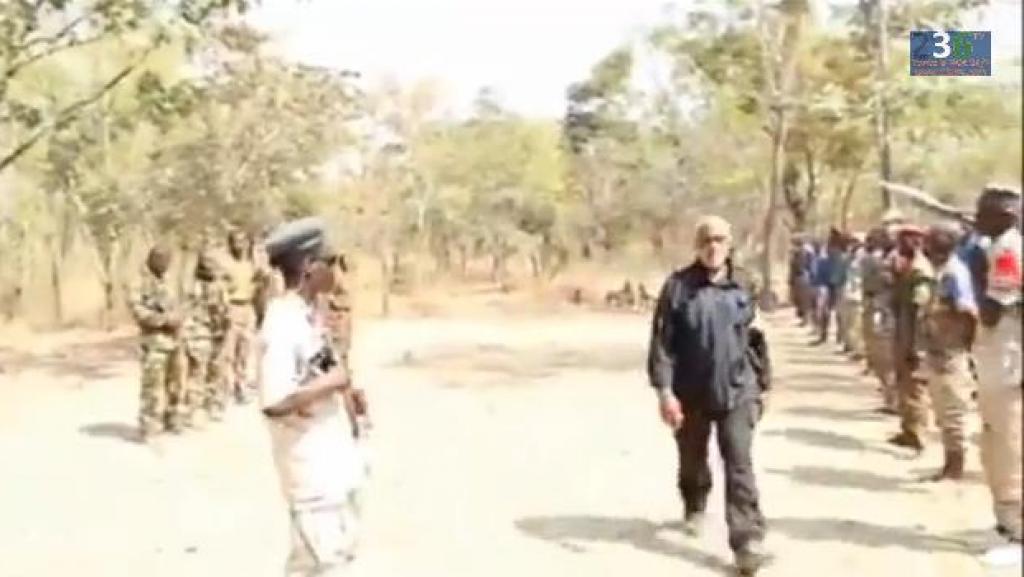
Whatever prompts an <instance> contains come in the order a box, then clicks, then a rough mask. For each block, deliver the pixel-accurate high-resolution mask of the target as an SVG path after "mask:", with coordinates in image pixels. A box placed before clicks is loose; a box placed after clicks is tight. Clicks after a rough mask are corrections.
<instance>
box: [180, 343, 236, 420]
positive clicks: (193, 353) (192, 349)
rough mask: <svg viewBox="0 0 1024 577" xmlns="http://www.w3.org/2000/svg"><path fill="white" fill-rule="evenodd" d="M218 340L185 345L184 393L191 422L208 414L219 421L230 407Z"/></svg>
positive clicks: (186, 410) (220, 346) (187, 413)
mask: <svg viewBox="0 0 1024 577" xmlns="http://www.w3.org/2000/svg"><path fill="white" fill-rule="evenodd" d="M222 346H223V343H222V342H221V341H220V340H218V339H212V340H211V339H196V340H193V341H189V342H188V343H186V345H185V350H186V353H187V357H188V379H187V384H186V391H185V395H184V396H185V412H186V418H187V420H188V421H189V422H191V421H193V420H194V418H195V414H196V413H197V412H198V411H199V410H200V409H202V410H205V411H206V412H207V413H208V414H209V415H210V416H211V417H214V418H219V417H220V416H221V415H222V414H223V413H224V409H225V407H226V405H227V394H228V391H227V387H226V383H225V379H224V370H223V366H222V358H221V348H222Z"/></svg>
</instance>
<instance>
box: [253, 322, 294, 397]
mask: <svg viewBox="0 0 1024 577" xmlns="http://www.w3.org/2000/svg"><path fill="white" fill-rule="evenodd" d="M287 312H288V311H287V310H284V309H282V308H281V307H276V306H273V303H272V304H271V306H270V307H268V309H267V316H266V318H265V319H264V323H263V328H262V330H261V331H260V343H261V349H262V355H261V358H260V389H261V392H262V399H261V402H262V406H263V408H267V407H271V406H274V405H276V404H278V403H280V402H281V401H283V400H284V399H285V398H286V397H288V395H290V394H292V393H294V392H295V391H296V390H297V389H298V387H299V375H298V373H297V371H296V367H297V364H298V363H297V361H296V351H295V343H294V341H293V340H292V339H293V336H294V334H295V332H294V330H292V327H290V326H289V322H288V321H289V318H288V315H287V314H286V313H287Z"/></svg>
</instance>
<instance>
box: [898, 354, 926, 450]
mask: <svg viewBox="0 0 1024 577" xmlns="http://www.w3.org/2000/svg"><path fill="white" fill-rule="evenodd" d="M897 354H899V351H897ZM901 357H903V355H900V356H897V358H896V393H897V399H896V400H897V405H898V406H897V410H898V411H899V414H900V429H901V430H902V431H903V432H904V433H907V434H909V435H913V436H914V437H916V438H917V439H918V440H919V441H921V442H922V443H923V442H924V439H925V432H926V429H927V428H928V397H927V393H926V391H927V388H928V377H927V375H926V374H925V373H924V371H922V366H921V365H922V364H923V363H922V362H921V359H920V358H919V357H918V354H917V353H911V354H909V355H906V357H907V358H901Z"/></svg>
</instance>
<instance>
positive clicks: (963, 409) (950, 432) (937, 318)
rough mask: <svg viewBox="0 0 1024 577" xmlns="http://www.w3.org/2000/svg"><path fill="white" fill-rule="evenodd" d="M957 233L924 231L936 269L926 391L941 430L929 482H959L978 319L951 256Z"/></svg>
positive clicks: (959, 264)
mask: <svg viewBox="0 0 1024 577" xmlns="http://www.w3.org/2000/svg"><path fill="white" fill-rule="evenodd" d="M959 236H960V234H959V231H958V230H957V228H956V227H954V226H952V225H946V226H935V227H932V229H931V230H929V231H928V238H927V252H928V257H929V259H930V260H931V263H932V265H933V266H934V267H935V277H936V282H935V290H934V291H933V292H932V295H931V302H930V303H929V305H928V307H927V311H926V320H925V335H924V336H925V341H926V354H927V357H926V359H927V368H928V375H929V392H930V393H931V397H932V409H933V411H934V413H935V422H936V423H938V425H939V430H940V431H941V432H942V447H943V449H944V453H945V461H944V463H943V466H942V470H941V471H939V473H938V474H936V475H935V476H933V477H932V478H931V479H932V480H934V481H941V480H943V479H952V480H960V479H962V478H963V475H964V453H965V451H966V432H965V420H966V414H967V412H968V409H969V406H970V402H971V392H972V390H973V389H974V379H973V378H972V376H971V368H970V362H971V361H970V354H971V353H970V350H971V344H972V343H973V341H974V333H975V328H976V326H977V320H978V305H977V303H976V301H975V298H974V288H973V285H972V282H971V273H970V272H969V271H968V270H967V265H965V264H964V262H963V261H962V260H960V257H959V256H957V254H956V253H955V250H956V246H957V241H958V238H959Z"/></svg>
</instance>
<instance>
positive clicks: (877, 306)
mask: <svg viewBox="0 0 1024 577" xmlns="http://www.w3.org/2000/svg"><path fill="white" fill-rule="evenodd" d="M861 266H862V269H861V286H862V290H863V292H864V306H863V308H862V309H861V314H862V320H861V329H862V331H863V334H864V345H865V352H866V354H867V363H868V368H869V369H870V370H871V372H872V374H874V375H875V377H876V378H878V381H879V382H880V383H881V387H882V397H883V402H884V406H885V408H887V409H889V410H891V411H893V412H895V411H896V409H897V402H896V398H897V395H896V386H895V382H894V375H893V357H892V354H893V334H894V331H895V326H894V322H893V314H892V278H891V275H889V274H888V271H887V270H886V263H885V256H884V253H883V252H882V251H881V250H877V251H874V252H872V253H870V254H867V255H865V257H864V261H863V263H862V265H861Z"/></svg>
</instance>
